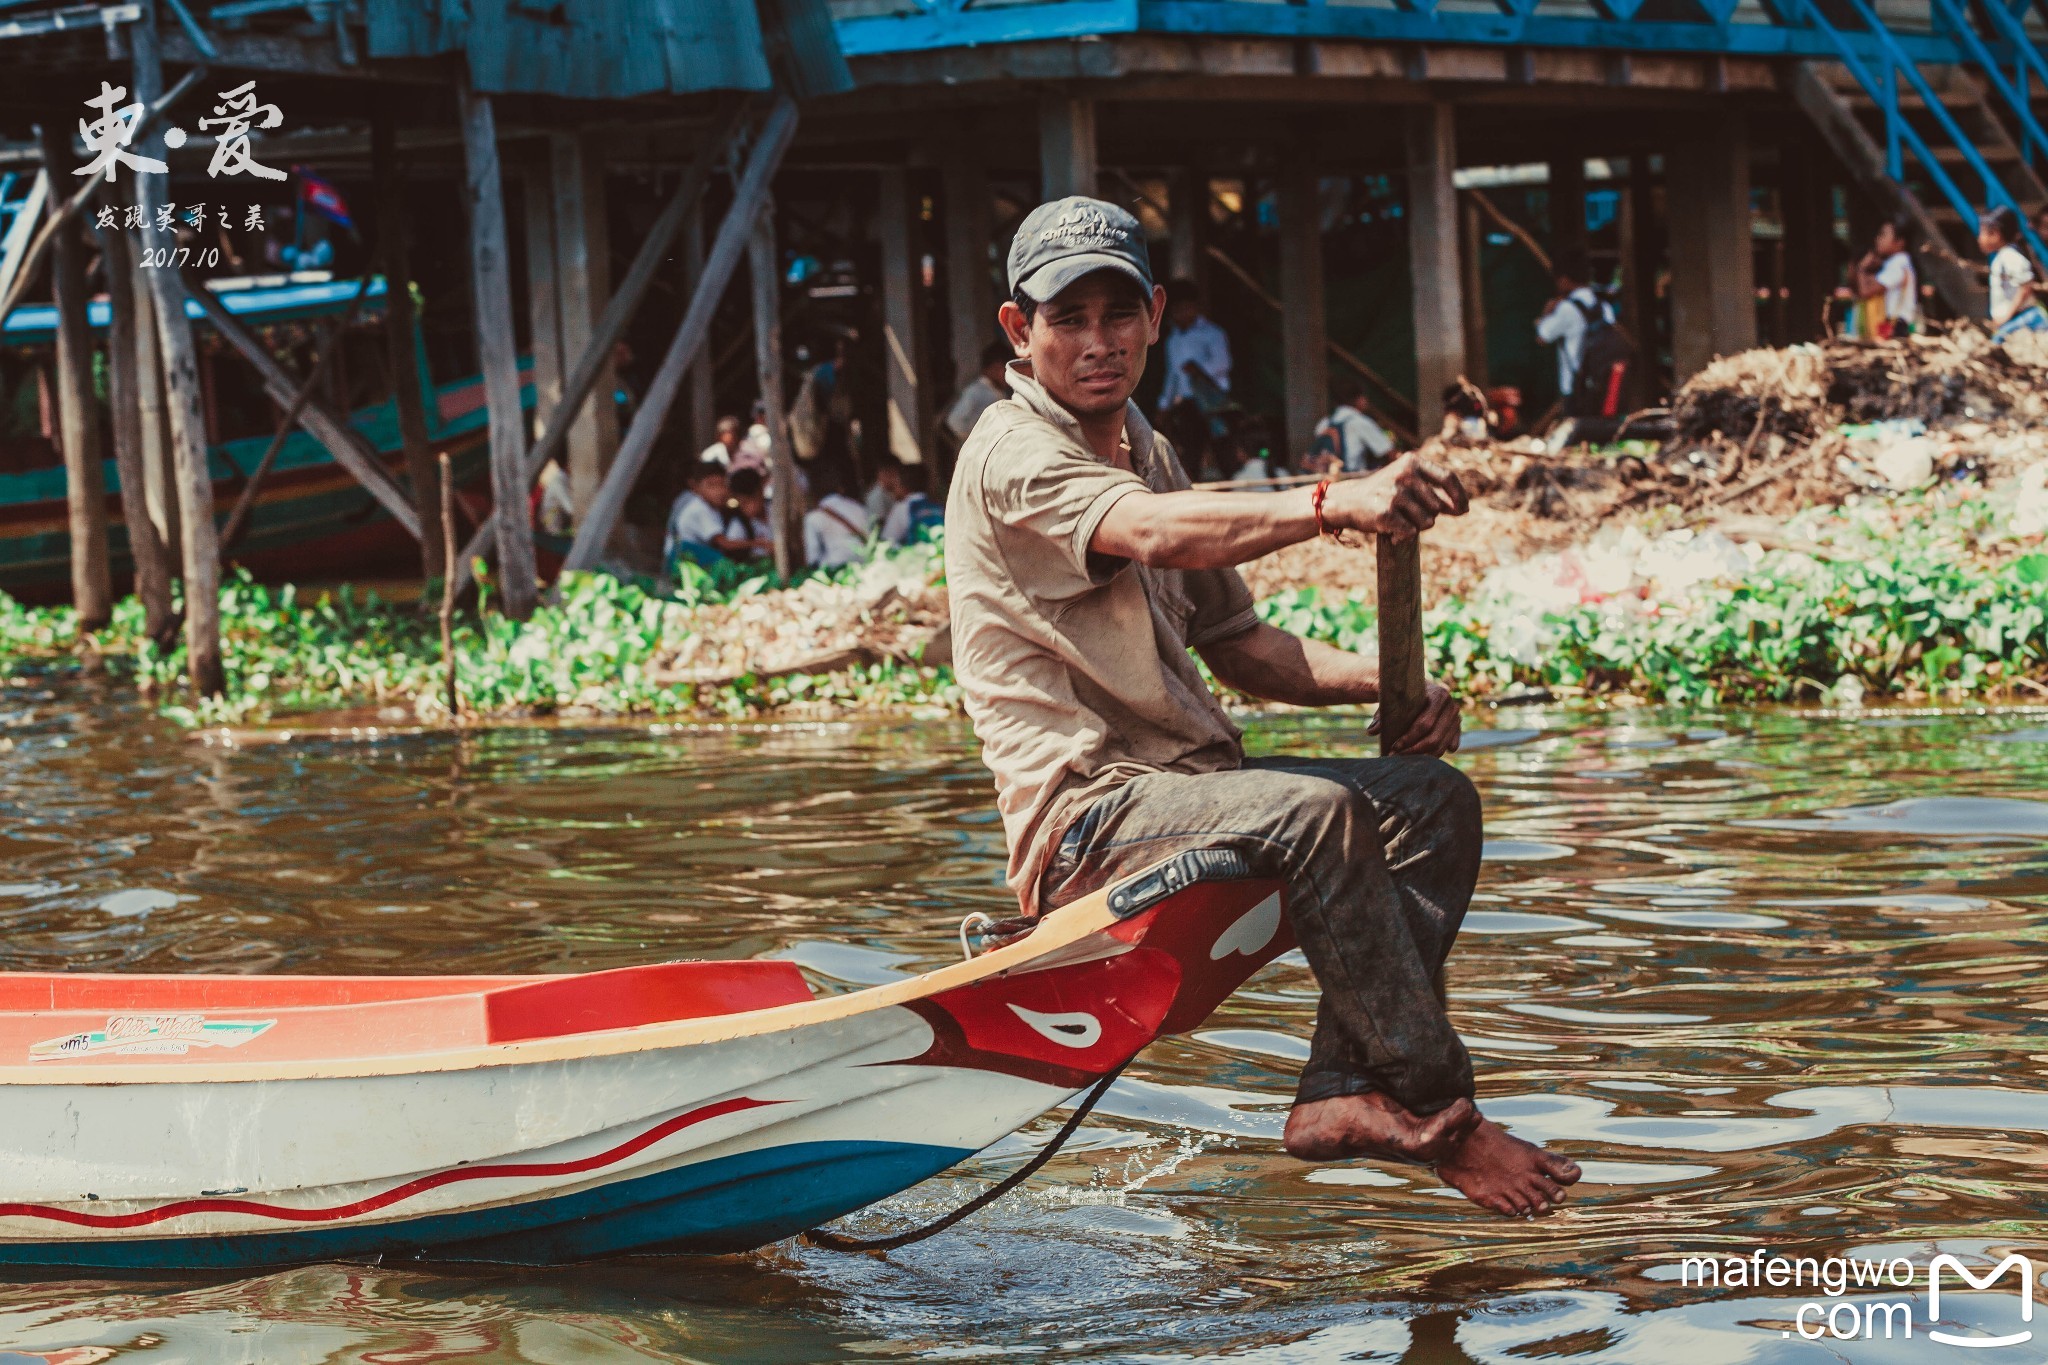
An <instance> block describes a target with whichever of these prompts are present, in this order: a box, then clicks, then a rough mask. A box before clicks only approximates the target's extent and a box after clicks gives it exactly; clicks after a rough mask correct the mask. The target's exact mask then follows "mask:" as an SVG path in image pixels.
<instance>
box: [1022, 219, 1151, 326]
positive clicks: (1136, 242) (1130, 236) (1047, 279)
mask: <svg viewBox="0 0 2048 1365" xmlns="http://www.w3.org/2000/svg"><path fill="white" fill-rule="evenodd" d="M1097 270H1115V271H1120V272H1121V273H1123V274H1125V275H1128V276H1130V277H1131V278H1132V279H1133V280H1136V281H1137V282H1138V285H1139V287H1141V288H1142V289H1144V290H1145V292H1146V293H1148V294H1149V293H1151V292H1152V256H1151V253H1150V252H1148V251H1147V250H1146V249H1145V229H1144V228H1142V227H1140V226H1139V225H1138V220H1137V219H1136V218H1133V217H1132V216H1131V215H1130V214H1129V213H1127V212H1125V211H1124V210H1123V209H1120V208H1118V207H1117V206H1116V205H1115V204H1105V203H1104V202H1102V200H1100V199H1089V198H1087V197H1085V196H1083V195H1078V194H1077V195H1072V196H1070V197H1069V198H1066V199H1055V200H1053V202H1051V203H1050V204H1040V205H1039V206H1038V207H1037V208H1035V209H1033V210H1031V212H1030V213H1029V214H1027V215H1026V216H1025V218H1024V223H1023V226H1021V227H1019V228H1018V229H1017V236H1016V237H1015V238H1014V239H1013V240H1012V241H1011V242H1010V292H1011V293H1012V294H1015V293H1017V292H1018V291H1019V290H1022V291H1023V292H1024V294H1025V295H1026V296H1027V297H1029V298H1031V299H1034V300H1036V301H1037V302H1039V303H1044V302H1045V301H1046V300H1047V299H1050V298H1051V297H1053V295H1055V294H1057V293H1059V292H1060V291H1061V290H1062V289H1065V288H1066V287H1067V286H1068V285H1070V284H1072V283H1073V282H1074V281H1075V280H1078V279H1080V278H1081V277H1082V276H1083V275H1087V274H1092V273H1093V272H1095V271H1097Z"/></svg>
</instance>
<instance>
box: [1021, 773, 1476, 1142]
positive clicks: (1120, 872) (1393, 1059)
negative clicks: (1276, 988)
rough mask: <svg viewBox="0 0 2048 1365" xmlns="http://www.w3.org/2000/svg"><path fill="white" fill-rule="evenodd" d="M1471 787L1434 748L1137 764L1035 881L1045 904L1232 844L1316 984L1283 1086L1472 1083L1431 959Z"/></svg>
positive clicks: (1460, 880)
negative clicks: (1300, 1054) (1298, 1058)
mask: <svg viewBox="0 0 2048 1365" xmlns="http://www.w3.org/2000/svg"><path fill="white" fill-rule="evenodd" d="M1479 847H1480V820H1479V794H1478V793H1477V792H1476V791H1474V790H1473V787H1472V783H1471V781H1470V780H1469V779H1468V778H1466V776H1465V775H1464V774H1463V773H1461V772H1459V771H1458V770H1457V769H1456V768H1453V767H1452V766H1450V765H1449V764H1448V763H1445V762H1443V761H1441V760H1439V759H1434V758H1420V757H1401V758H1365V759H1356V758H1258V759H1250V760H1247V761H1246V763H1245V765H1244V766H1243V767H1242V768H1239V769H1236V770H1234V771H1226V772H1214V773H1199V774H1190V773H1164V772H1162V773H1146V774H1144V775H1143V776H1140V777H1136V778H1133V779H1132V780H1131V781H1130V782H1127V783H1126V784H1124V785H1123V786H1121V787H1119V788H1117V789H1116V790H1115V791H1113V792H1110V793H1109V794H1108V795H1106V796H1104V797H1102V798H1101V799H1100V800H1098V801H1096V802H1094V803H1093V804H1091V805H1090V806H1089V807H1088V808H1087V809H1086V810H1085V811H1083V812H1082V814H1081V815H1080V817H1079V818H1077V819H1076V820H1075V821H1074V822H1073V824H1071V825H1069V826H1068V827H1067V829H1066V831H1065V833H1064V834H1063V835H1062V836H1061V839H1060V842H1059V846H1058V848H1057V849H1056V850H1055V851H1054V853H1053V856H1052V857H1051V859H1050V860H1048V862H1047V863H1046V868H1045V872H1044V875H1043V877H1042V878H1041V880H1040V882H1039V893H1040V900H1041V904H1042V905H1043V906H1044V907H1045V908H1046V909H1052V908H1054V907H1056V906H1060V905H1064V904H1067V903H1068V902H1070V901H1074V900H1078V899H1080V898H1081V897H1082V896H1085V895H1088V894H1090V893H1091V892H1094V891H1097V890H1099V889H1101V888H1102V887H1104V886H1107V885H1110V884H1111V883H1114V882H1117V881H1121V880H1122V879H1123V878H1125V877H1127V876H1130V875H1132V874H1133V873H1137V872H1141V871H1143V870H1144V869H1145V868H1147V867H1150V866H1152V865H1153V864H1154V863H1157V862H1159V861H1161V860H1163V859H1166V858H1170V857H1172V856H1174V855H1175V854H1177V853H1180V852H1182V851H1184V850H1187V849H1191V848H1229V849H1235V850H1237V851H1238V852H1240V853H1241V854H1243V855H1244V856H1245V858H1247V859H1248V860H1249V861H1250V863H1251V866H1252V868H1253V870H1254V871H1255V873H1256V874H1257V875H1259V876H1262V877H1273V878H1276V879H1278V880H1279V881H1281V882H1284V883H1285V884H1286V888H1287V891H1286V895H1285V896H1284V897H1283V898H1282V899H1283V902H1284V904H1285V905H1286V909H1287V917H1288V920H1289V921H1290V922H1291V924H1292V925H1293V928H1294V936H1295V939H1296V941H1297V942H1299V943H1300V945H1301V950H1302V953H1303V955H1304V956H1306V957H1307V958H1308V965H1309V967H1310V969H1311V970H1313V971H1314V972H1315V976H1316V981H1317V982H1318V983H1319V984H1320V985H1321V986H1322V988H1323V998H1322V1001H1321V1004H1320V1005H1319V1006H1318V1007H1317V1010H1316V1029H1315V1037H1314V1039H1313V1041H1312V1042H1311V1044H1310V1048H1309V1058H1308V1063H1307V1065H1306V1066H1304V1067H1303V1069H1302V1073H1301V1082H1300V1086H1299V1089H1298V1090H1297V1092H1296V1097H1295V1102H1296V1103H1297V1104H1305V1103H1308V1102H1311V1101H1314V1100H1325V1099H1331V1098H1334V1097H1336V1096H1339V1095H1357V1094H1365V1093H1369V1092H1378V1093H1381V1094H1385V1095H1387V1096H1388V1097H1389V1098H1391V1099H1393V1100H1395V1101H1396V1102H1398V1103H1400V1104H1402V1105H1404V1106H1406V1107H1407V1108H1408V1109H1409V1110H1411V1111H1413V1112H1415V1113H1421V1114H1427V1113H1433V1112H1435V1111H1436V1110H1439V1109H1442V1108H1443V1107H1444V1106H1446V1105H1448V1104H1450V1103H1452V1102H1453V1101H1455V1100H1458V1099H1460V1098H1465V1099H1469V1098H1471V1097H1472V1059H1471V1057H1470V1056H1468V1055H1467V1054H1466V1051H1465V1045H1464V1044H1463V1043H1462V1042H1460V1041H1459V1039H1458V1035H1457V1033H1456V1031H1454V1030H1453V1029H1452V1027H1451V1022H1450V1019H1449V1018H1448V1017H1447V1016H1446V1014H1445V1013H1444V1005H1443V1001H1442V1000H1441V999H1440V998H1439V996H1438V993H1437V981H1438V974H1439V972H1440V971H1441V969H1442V967H1443V964H1444V958H1445V957H1446V955H1448V954H1449V952H1450V951H1451V944H1452V943H1453V942H1454V941H1455V940H1456V939H1457V936H1458V926H1459V924H1460V923H1461V922H1463V920H1464V918H1465V907H1466V906H1467V905H1468V904H1469V903H1470V902H1471V899H1472V888H1473V886H1474V884H1475V883H1476V882H1477V880H1478V877H1479Z"/></svg>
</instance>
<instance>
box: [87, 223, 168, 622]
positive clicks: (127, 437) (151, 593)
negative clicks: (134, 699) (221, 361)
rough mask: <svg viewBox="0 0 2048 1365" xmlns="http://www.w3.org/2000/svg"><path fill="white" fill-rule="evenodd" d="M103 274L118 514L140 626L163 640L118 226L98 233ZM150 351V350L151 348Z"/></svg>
mask: <svg viewBox="0 0 2048 1365" xmlns="http://www.w3.org/2000/svg"><path fill="white" fill-rule="evenodd" d="M99 240H100V257H101V260H102V261H103V262H104V263H105V270H106V276H107V313H108V320H107V408H108V410H109V411H110V412H111V413H112V414H113V418H114V472H115V476H116V477H117V478H119V480H120V481H121V489H120V493H121V517H122V520H123V521H125V522H126V523H127V527H128V557H129V559H130V560H132V561H133V562H134V565H135V596H136V597H137V598H138V599H140V601H141V602H142V628H143V631H144V633H145V634H147V635H148V636H149V638H150V639H152V640H157V641H159V642H162V641H163V640H164V636H165V634H166V633H167V631H168V630H169V629H170V626H171V623H172V621H173V619H174V618H173V616H172V613H171V554H170V546H169V543H168V542H166V541H165V540H164V539H163V538H162V537H161V536H160V535H159V534H158V532H157V526H156V522H155V521H153V520H152V519H151V518H150V515H149V498H148V494H147V489H148V487H149V475H148V473H147V472H146V469H145V465H144V461H145V459H146V458H147V457H146V456H145V455H144V453H143V450H144V448H143V441H142V400H141V396H140V394H139V393H138V390H139V389H140V388H141V384H140V383H139V376H138V375H137V373H136V357H137V354H138V349H139V348H138V347H137V346H136V337H135V334H136V329H137V327H138V325H139V323H140V317H139V312H138V310H137V308H136V306H135V305H136V299H137V296H138V295H139V294H142V293H145V292H146V291H144V290H138V289H136V287H135V269H136V260H135V251H134V248H133V247H132V246H131V245H130V243H129V241H128V234H127V233H125V232H123V231H122V230H121V229H119V228H108V229H103V230H102V231H101V232H100V234H99ZM151 354H152V355H153V354H154V351H153V350H152V352H151Z"/></svg>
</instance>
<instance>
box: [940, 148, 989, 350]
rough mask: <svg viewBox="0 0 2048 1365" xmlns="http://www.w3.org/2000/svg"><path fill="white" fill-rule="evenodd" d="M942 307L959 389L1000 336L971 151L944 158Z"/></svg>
mask: <svg viewBox="0 0 2048 1365" xmlns="http://www.w3.org/2000/svg"><path fill="white" fill-rule="evenodd" d="M944 175H945V185H944V191H945V199H946V202H945V211H946V307H947V312H948V313H949V314H950V321H951V327H952V333H953V383H954V385H955V386H958V387H964V386H966V385H967V384H969V383H972V382H973V380H974V376H975V373H976V372H977V371H979V370H980V369H981V352H982V348H983V347H985V346H987V345H988V344H989V342H991V341H994V340H996V339H997V337H998V336H999V335H1000V332H999V330H998V328H997V326H996V299H995V285H994V277H993V276H992V275H991V274H990V273H989V251H988V249H989V244H990V242H991V241H992V239H993V238H994V237H995V222H994V218H995V214H994V211H993V210H994V204H993V203H992V202H991V201H990V199H989V189H988V172H987V171H986V170H984V169H983V168H982V162H981V158H980V157H979V156H976V155H975V154H974V153H973V151H972V149H970V148H968V147H965V146H960V147H955V148H954V149H953V151H952V153H951V155H949V156H948V157H947V158H946V167H945V172H944Z"/></svg>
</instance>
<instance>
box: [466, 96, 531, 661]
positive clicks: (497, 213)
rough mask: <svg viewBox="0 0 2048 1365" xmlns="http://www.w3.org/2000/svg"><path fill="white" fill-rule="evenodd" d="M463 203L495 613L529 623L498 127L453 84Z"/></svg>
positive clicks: (526, 525)
mask: <svg viewBox="0 0 2048 1365" xmlns="http://www.w3.org/2000/svg"><path fill="white" fill-rule="evenodd" d="M456 99H457V101H458V103H459V105H460V108H461V114H462V151H463V164H464V166H465V168H466V170H467V183H468V198H469V269H470V279H471V282H472V285H473V290H474V295H475V299H476V335H477V359H478V361H479V362H480V364H481V366H482V369H483V380H484V397H485V402H486V404H487V406H488V409H489V414H490V442H491V502H492V504H493V508H492V521H493V523H494V524H495V526H496V528H497V540H498V593H499V599H498V600H499V605H500V609H501V610H502V611H503V612H504V613H505V614H506V615H507V616H509V617H511V618H512V619H513V620H515V621H524V620H525V619H527V618H528V617H529V616H531V615H533V608H534V605H535V602H536V601H537V600H538V594H539V590H538V588H537V587H536V586H535V582H534V580H535V576H536V571H535V568H534V557H533V520H532V518H531V517H530V516H529V515H528V513H527V509H526V488H527V481H526V479H525V477H524V469H525V463H526V413H525V410H524V408H523V407H522V406H521V404H520V401H519V350H518V345H517V343H516V342H515V341H514V339H513V323H512V274H511V269H510V261H509V260H508V259H507V251H506V241H505V193H504V187H503V184H502V182H501V179H500V176H499V170H498V126H497V120H496V117H495V116H494V115H493V114H492V112H491V97H490V96H489V95H480V94H478V93H477V92H476V91H475V90H473V89H471V88H470V84H469V78H468V76H467V74H466V73H464V74H462V75H461V76H460V77H459V78H458V80H457V82H456Z"/></svg>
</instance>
